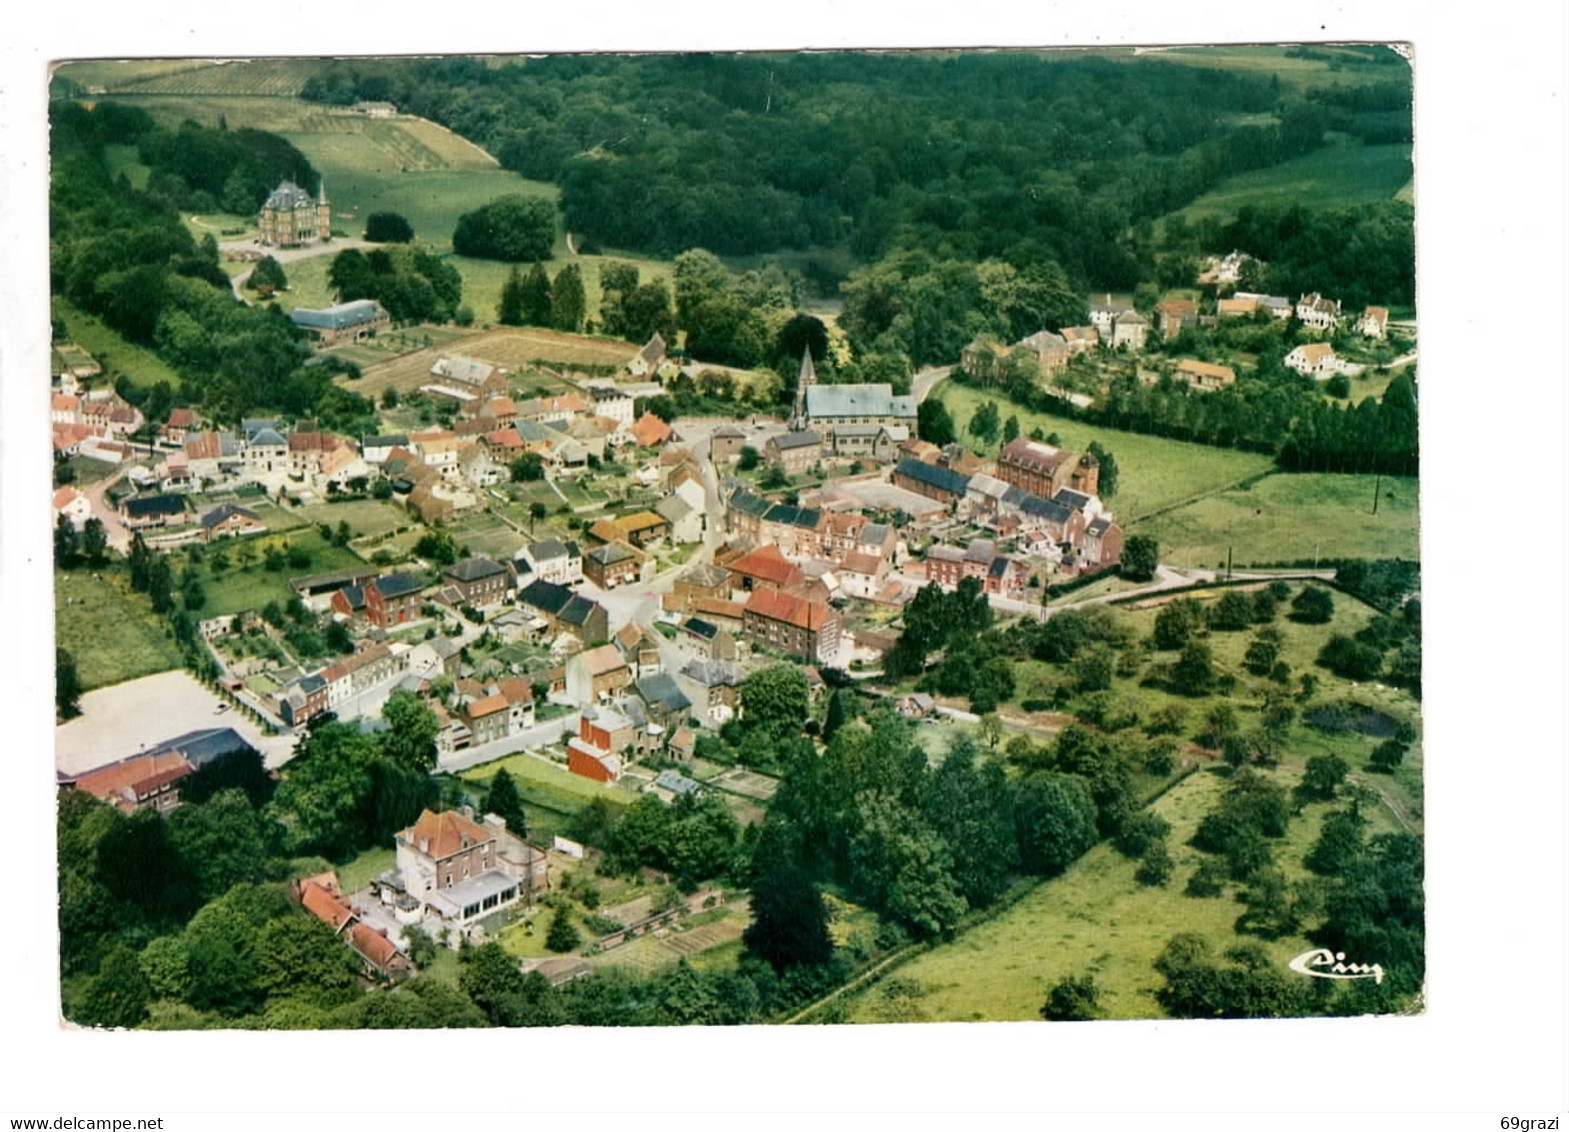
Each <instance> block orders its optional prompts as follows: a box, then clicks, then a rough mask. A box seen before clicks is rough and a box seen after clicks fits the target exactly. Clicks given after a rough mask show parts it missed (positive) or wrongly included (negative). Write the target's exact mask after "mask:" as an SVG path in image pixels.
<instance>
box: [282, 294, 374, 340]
mask: <svg viewBox="0 0 1569 1132" xmlns="http://www.w3.org/2000/svg"><path fill="white" fill-rule="evenodd" d="M289 321H290V322H292V323H294V325H295V326H297V327H299V328H300V329H301V330H304V331H305V332H306V333H308V334H309V335H310V336H311V338H312V339H313V341H314V345H315V346H316V347H317V348H318V349H325V348H326V347H328V346H338V345H341V344H343V343H344V342H360V341H363V340H364V339H366V338H374V337H376V335H378V334H385V333H387V332H388V331H390V330H391V329H392V316H391V315H389V314H388V313H387V310H386V308H385V307H383V306H382V305H381V304H380V303H378V302H376V300H374V299H355V300H353V301H352V302H347V303H335V304H334V305H332V306H330V307H323V308H322V309H320V310H308V309H306V308H305V307H296V308H295V309H294V310H292V311H290V312H289Z"/></svg>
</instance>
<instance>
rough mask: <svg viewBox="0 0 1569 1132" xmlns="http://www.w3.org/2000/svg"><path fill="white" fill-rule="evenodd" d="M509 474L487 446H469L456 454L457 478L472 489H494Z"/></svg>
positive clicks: (506, 468) (482, 444)
mask: <svg viewBox="0 0 1569 1132" xmlns="http://www.w3.org/2000/svg"><path fill="white" fill-rule="evenodd" d="M509 431H510V430H509ZM486 435H494V434H486ZM513 435H514V436H515V435H517V434H516V433H513ZM509 474H510V471H509V469H508V467H507V465H506V464H505V463H504V462H503V461H502V460H498V459H497V458H496V456H495V455H494V454H493V450H492V448H491V447H490V446H489V445H487V444H484V443H480V444H471V445H469V446H468V447H467V448H464V449H461V450H460V451H459V452H458V476H459V477H460V478H461V479H462V480H463V481H464V482H465V483H468V484H470V485H471V486H473V487H494V486H495V485H496V484H498V483H501V482H503V481H504V480H506V479H507V478H508V476H509Z"/></svg>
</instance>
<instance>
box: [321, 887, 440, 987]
mask: <svg viewBox="0 0 1569 1132" xmlns="http://www.w3.org/2000/svg"><path fill="white" fill-rule="evenodd" d="M291 887H292V891H293V895H294V896H295V898H296V899H298V900H299V902H300V905H301V906H302V907H303V908H304V909H305V910H306V911H307V912H309V913H310V914H311V915H313V916H315V917H316V918H317V919H318V920H320V921H322V923H324V924H326V925H327V926H328V927H330V928H331V929H332V930H333V931H334V932H335V933H337V935H338V937H339V938H340V939H342V940H343V941H344V942H345V943H346V944H348V945H349V946H350V947H351V948H353V949H354V951H355V952H356V953H357V954H358V955H359V957H360V959H361V961H362V962H363V963H364V964H365V968H366V973H367V974H370V975H372V976H380V977H381V978H386V979H399V978H402V977H404V976H405V975H407V974H409V973H410V972H411V971H412V970H413V969H414V965H413V963H412V962H410V960H409V958H408V956H406V955H404V954H403V952H401V951H399V950H398V947H397V945H396V944H395V943H393V942H392V940H391V939H390V938H389V937H388V935H387V931H386V929H385V928H381V927H372V926H371V925H370V924H368V923H366V922H365V921H364V920H362V919H361V918H360V915H359V913H358V912H356V911H355V910H354V908H353V907H352V906H351V905H350V904H349V902H348V900H347V899H345V898H344V896H343V892H342V891H341V890H340V889H339V887H338V876H337V874H336V873H334V872H325V873H319V874H317V875H316V876H312V877H305V878H303V879H301V880H298V881H295V882H294V884H293V885H292V886H291Z"/></svg>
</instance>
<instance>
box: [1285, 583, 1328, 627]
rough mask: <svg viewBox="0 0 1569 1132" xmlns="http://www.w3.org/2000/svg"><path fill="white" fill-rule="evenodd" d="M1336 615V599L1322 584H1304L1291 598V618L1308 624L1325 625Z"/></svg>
mask: <svg viewBox="0 0 1569 1132" xmlns="http://www.w3.org/2000/svg"><path fill="white" fill-rule="evenodd" d="M1334 615H1335V599H1334V598H1333V597H1331V596H1330V593H1329V591H1328V590H1326V589H1324V588H1323V587H1322V586H1303V587H1302V591H1301V592H1300V593H1298V594H1297V596H1296V597H1294V598H1292V599H1291V619H1292V620H1293V621H1301V622H1303V623H1304V624H1308V625H1325V624H1328V623H1329V620H1330V618H1332V617H1333V616H1334Z"/></svg>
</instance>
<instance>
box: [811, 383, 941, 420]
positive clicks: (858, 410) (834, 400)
mask: <svg viewBox="0 0 1569 1132" xmlns="http://www.w3.org/2000/svg"><path fill="white" fill-rule="evenodd" d="M806 415H807V416H809V417H811V418H812V419H813V420H816V419H819V418H823V417H910V418H912V419H913V418H914V417H915V398H914V397H911V396H908V395H905V396H898V397H896V396H894V392H893V386H891V385H887V384H869V385H813V386H810V387H808V389H807V391H806Z"/></svg>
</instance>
